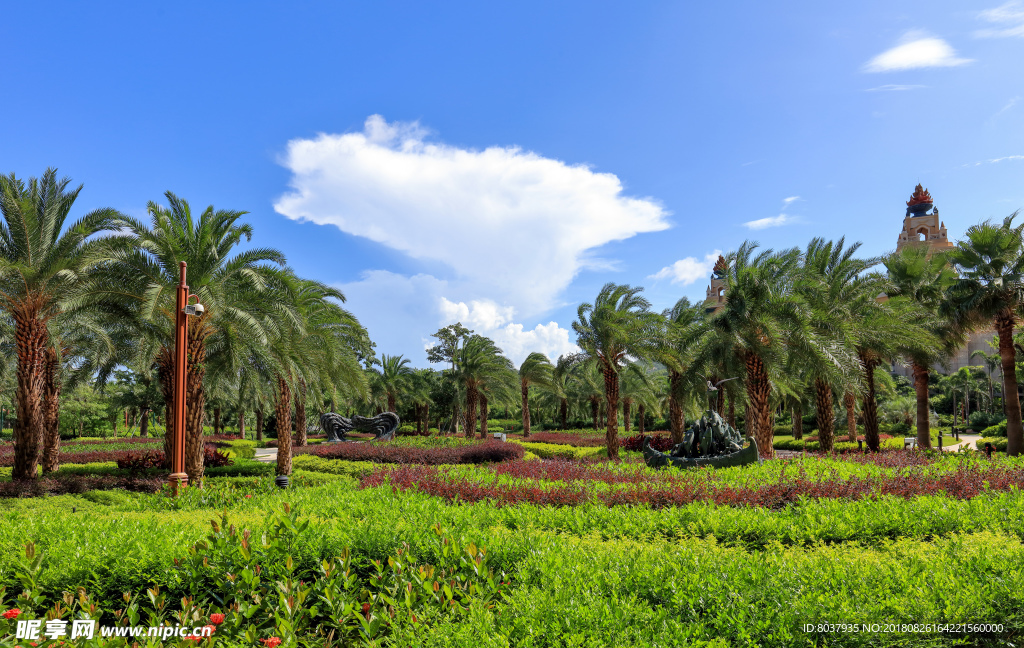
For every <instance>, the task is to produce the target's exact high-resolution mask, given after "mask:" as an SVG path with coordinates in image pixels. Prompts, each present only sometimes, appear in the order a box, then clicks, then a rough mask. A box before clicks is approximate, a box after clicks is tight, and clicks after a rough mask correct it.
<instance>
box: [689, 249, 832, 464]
mask: <svg viewBox="0 0 1024 648" xmlns="http://www.w3.org/2000/svg"><path fill="white" fill-rule="evenodd" d="M757 247H758V246H757V243H753V242H750V241H747V242H744V243H743V245H741V246H740V248H739V250H737V251H736V252H734V253H730V254H729V255H728V256H727V257H726V266H727V267H726V271H725V279H726V295H727V297H726V301H725V304H724V305H723V306H722V308H721V309H719V310H718V311H717V312H715V313H714V314H712V315H711V317H710V318H709V319H708V322H707V324H706V325H705V335H704V336H703V337H702V341H701V344H700V345H699V346H698V349H697V352H696V354H695V358H696V360H695V361H696V362H697V363H711V362H712V361H713V359H714V357H716V356H718V355H721V354H722V353H723V352H725V353H728V354H734V355H735V356H736V357H738V358H739V360H740V361H741V362H742V363H743V366H744V377H743V383H744V388H745V389H746V393H747V403H746V423H747V429H748V434H749V433H750V432H753V436H754V438H755V439H756V441H757V447H758V452H759V453H760V455H761V456H762V457H765V458H770V457H773V456H774V454H775V451H774V449H773V448H772V434H773V430H772V427H771V414H772V410H771V406H770V403H769V397H770V396H771V393H772V386H773V384H774V385H776V386H783V385H786V383H787V376H786V374H785V368H786V366H787V360H788V357H789V354H790V353H796V354H797V355H798V356H800V357H803V358H806V359H808V360H809V361H813V362H814V363H815V364H816V365H818V366H822V365H824V363H825V362H827V358H828V357H829V356H830V355H832V354H833V353H834V348H832V346H831V342H830V341H829V340H828V339H825V340H822V339H819V337H818V336H817V335H816V333H815V332H814V331H813V330H812V329H811V327H810V323H811V314H810V312H809V308H808V306H807V305H806V304H805V303H804V302H803V301H802V300H801V299H800V298H799V295H798V294H797V293H796V291H795V283H796V280H797V278H798V270H799V264H800V251H799V250H798V249H796V248H791V249H789V250H784V251H781V252H775V251H773V250H770V249H769V250H765V251H763V252H760V253H758V254H756V255H755V254H754V252H755V250H756V249H757Z"/></svg>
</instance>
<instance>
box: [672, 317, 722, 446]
mask: <svg viewBox="0 0 1024 648" xmlns="http://www.w3.org/2000/svg"><path fill="white" fill-rule="evenodd" d="M662 316H663V317H664V318H665V320H666V323H667V325H668V335H667V340H668V345H667V348H666V350H665V353H664V354H663V357H662V358H661V360H662V361H663V362H664V363H665V365H666V366H667V367H668V381H669V390H668V406H669V410H668V411H669V427H670V428H671V434H672V441H673V442H674V443H682V442H683V433H684V432H685V429H686V418H685V416H684V414H683V412H684V411H685V409H686V405H685V402H684V401H685V398H686V394H687V393H703V392H704V388H705V385H704V380H703V379H702V378H701V375H700V374H701V372H704V373H706V374H708V375H711V376H712V377H714V376H715V375H716V374H717V373H718V372H719V371H720V372H723V373H724V372H725V371H727V369H725V368H724V363H725V361H726V360H727V359H728V358H726V357H719V358H717V359H718V360H719V361H720V362H719V364H721V365H722V366H721V367H719V368H718V369H717V370H715V371H709V370H707V368H706V367H700V368H698V367H694V366H693V355H694V347H695V346H696V343H697V342H698V340H699V339H700V334H701V323H702V322H703V320H704V310H703V308H702V307H701V306H699V305H693V304H690V300H689V299H687V298H686V297H683V298H682V299H680V300H679V301H677V302H676V303H675V305H674V306H672V308H670V309H667V310H665V311H664V312H663V313H662ZM715 366H716V367H718V365H715ZM716 382H717V381H716ZM723 393H724V392H723Z"/></svg>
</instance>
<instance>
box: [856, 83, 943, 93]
mask: <svg viewBox="0 0 1024 648" xmlns="http://www.w3.org/2000/svg"><path fill="white" fill-rule="evenodd" d="M927 87H928V86H924V85H906V84H898V83H887V84H885V85H880V86H877V87H875V88H867V89H865V90H864V92H900V91H903V90H918V89H920V88H927Z"/></svg>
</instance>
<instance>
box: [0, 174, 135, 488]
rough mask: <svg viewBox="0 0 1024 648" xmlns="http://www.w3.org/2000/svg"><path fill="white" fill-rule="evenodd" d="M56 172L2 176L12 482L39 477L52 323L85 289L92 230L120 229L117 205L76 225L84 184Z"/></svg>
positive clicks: (0, 232)
mask: <svg viewBox="0 0 1024 648" xmlns="http://www.w3.org/2000/svg"><path fill="white" fill-rule="evenodd" d="M70 182H71V181H70V180H68V179H67V178H62V179H60V180H58V179H57V172H56V170H55V169H47V170H46V172H45V173H44V174H43V176H42V177H41V178H38V179H37V178H31V179H29V182H28V185H26V184H25V182H24V181H22V180H20V179H18V178H17V177H16V176H15V175H14V174H13V173H12V174H11V175H9V176H0V212H2V214H3V221H2V222H0V308H2V309H3V310H4V311H6V313H7V314H8V315H9V316H10V318H11V321H12V323H13V334H14V341H15V354H16V356H17V387H16V391H15V401H16V403H17V411H18V418H17V421H16V423H15V425H14V468H13V472H12V477H13V478H14V479H33V478H35V476H36V472H37V467H38V461H39V449H40V444H41V442H42V440H43V430H44V428H45V426H46V422H45V421H46V416H45V412H44V402H45V398H44V396H45V393H44V392H45V390H46V372H45V371H44V368H45V367H46V366H47V362H48V361H47V350H46V349H47V344H48V342H49V335H48V332H47V324H48V322H49V321H50V320H51V319H52V318H54V317H55V316H57V315H58V314H60V313H61V312H62V311H63V310H65V309H66V308H67V306H66V305H67V302H68V300H69V299H71V298H72V297H74V296H75V295H76V294H77V293H78V291H79V290H81V287H82V283H83V281H84V279H85V277H86V274H87V273H88V271H89V269H90V267H91V265H92V263H93V258H92V256H91V255H92V253H93V251H94V249H95V247H96V245H97V242H96V240H95V239H91V237H93V235H95V234H97V233H99V232H103V231H105V230H110V229H113V228H114V227H116V226H117V222H118V218H119V217H120V214H118V213H117V212H116V211H114V210H113V209H98V210H95V211H92V212H89V213H88V214H86V215H85V216H83V217H82V218H80V219H79V220H77V221H74V222H68V214H69V213H70V211H71V208H72V207H73V206H74V203H75V200H76V199H77V198H78V194H79V192H81V190H82V187H81V185H79V186H78V187H77V188H76V189H73V190H70V191H68V185H69V184H70Z"/></svg>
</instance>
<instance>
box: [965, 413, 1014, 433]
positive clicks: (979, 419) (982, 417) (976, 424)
mask: <svg viewBox="0 0 1024 648" xmlns="http://www.w3.org/2000/svg"><path fill="white" fill-rule="evenodd" d="M967 421H968V423H969V424H970V425H969V426H968V427H970V428H971V429H972V430H984V429H987V428H990V427H992V426H993V425H997V424H998V423H999V422H1000V421H1002V422H1005V421H1006V417H1005V416H1003V414H1002V412H992V413H991V414H990V413H988V412H971V415H970V416H969V417H968V418H967ZM992 436H995V435H992Z"/></svg>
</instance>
